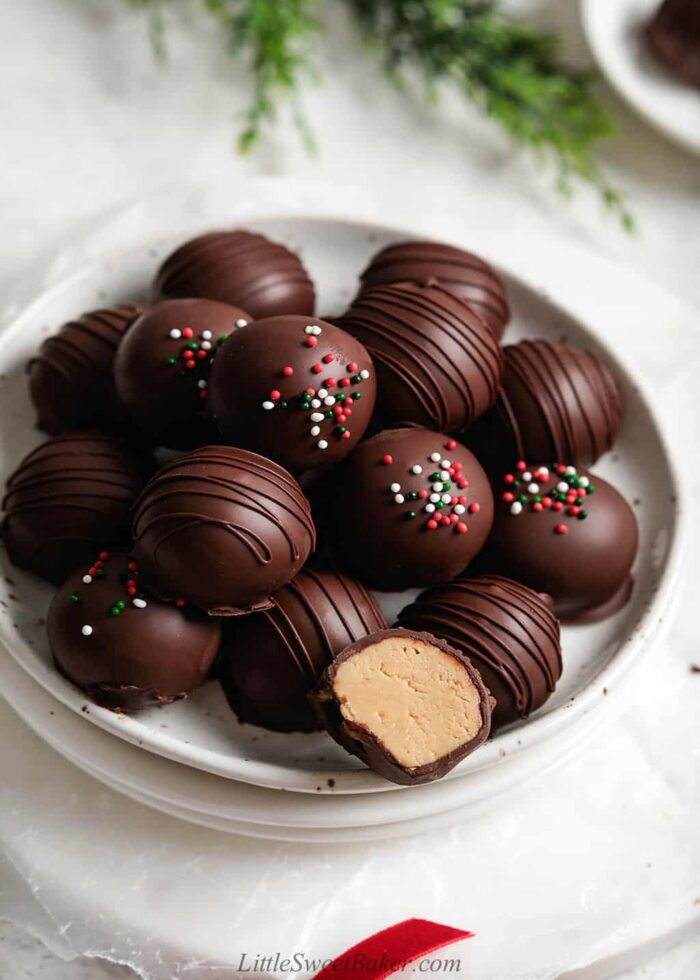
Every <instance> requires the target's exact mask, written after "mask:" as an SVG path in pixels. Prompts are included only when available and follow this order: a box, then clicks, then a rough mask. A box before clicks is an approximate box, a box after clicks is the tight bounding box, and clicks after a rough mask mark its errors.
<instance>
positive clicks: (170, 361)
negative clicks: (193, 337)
mask: <svg viewBox="0 0 700 980" xmlns="http://www.w3.org/2000/svg"><path fill="white" fill-rule="evenodd" d="M165 363H166V364H177V361H176V359H175V358H174V357H169V358H168V359H167V361H166V362H165Z"/></svg>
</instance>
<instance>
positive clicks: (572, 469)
mask: <svg viewBox="0 0 700 980" xmlns="http://www.w3.org/2000/svg"><path fill="white" fill-rule="evenodd" d="M565 472H566V473H568V474H569V476H573V475H574V473H575V472H576V467H575V466H567V467H566V470H565Z"/></svg>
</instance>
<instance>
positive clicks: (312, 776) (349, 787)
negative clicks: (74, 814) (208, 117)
mask: <svg viewBox="0 0 700 980" xmlns="http://www.w3.org/2000/svg"><path fill="white" fill-rule="evenodd" d="M274 219H275V215H274V214H269V213H265V214H264V215H263V216H262V218H257V216H256V212H255V209H254V208H251V211H250V213H249V214H247V215H243V216H241V215H236V219H235V220H236V221H237V222H238V223H246V222H247V223H249V224H256V223H258V224H259V223H260V222H261V221H262V222H265V221H269V222H272V221H274ZM278 220H279V221H284V222H304V221H313V222H319V221H320V222H324V223H325V224H328V223H329V222H330V223H332V222H334V221H340V222H343V223H345V224H349V225H352V226H355V227H358V228H359V227H367V226H370V225H371V227H372V229H373V231H375V232H376V233H377V234H381V235H390V236H393V237H395V238H399V237H411V236H413V237H415V235H416V234H424V233H423V232H420V231H417V230H416V229H415V228H410V227H402V226H398V225H397V226H394V225H383V224H379V223H376V222H365V221H361V220H358V219H354V218H348V217H345V216H336V215H335V214H333V215H325V214H324V215H315V214H314V215H305V214H303V213H296V212H295V211H294V210H293V209H292V211H291V213H286V212H285V213H283V214H280V215H279V217H278ZM197 228H201V222H198V224H197ZM192 230H193V229H191V228H190V229H184V230H183V232H182V233H181V234H180V235H178V236H173V235H172V234H168V235H167V236H154V237H153V238H152V239H149V241H150V242H151V243H152V244H154V243H156V242H159V241H162V240H163V238H164V237H167V239H168V240H173V238H174V237H175V238H181V237H186V235H187V234H188V233H191V232H192ZM442 237H443V239H446V238H447V236H444V235H443V236H442ZM452 240H453V241H454V240H455V236H454V235H453V236H452ZM457 243H459V240H457ZM141 244H143V243H141ZM124 251H125V250H124V249H118V250H116V251H114V252H111V253H109V255H108V256H103V257H102V258H101V259H97V260H95V261H93V262H90V263H88V264H86V266H85V267H84V268H83V269H81V270H80V271H78V272H76V273H75V274H74V275H72V276H70V277H68V278H67V279H66V280H64V281H63V282H62V283H58V284H57V285H55V286H53V287H51V288H50V289H48V290H46V291H45V292H43V293H42V294H40V296H39V297H37V299H36V300H34V302H33V303H31V304H30V305H29V306H28V307H27V308H26V309H25V311H24V312H23V313H22V314H21V315H20V316H19V317H17V318H16V319H15V320H14V322H13V323H12V324H11V325H10V326H9V327H8V328H7V329H6V331H5V332H4V335H3V339H4V341H5V345H7V344H8V343H9V342H11V340H12V338H13V336H14V335H15V334H16V333H17V332H19V331H21V330H22V329H23V327H24V325H25V322H26V321H28V320H31V319H32V318H33V317H34V316H36V315H37V313H38V311H39V310H41V309H43V308H45V307H50V305H51V300H52V298H53V297H54V296H56V295H57V294H59V293H60V292H61V291H62V290H64V289H66V288H67V287H68V286H69V285H72V284H75V283H77V282H78V281H79V280H81V279H82V278H89V277H90V276H91V275H93V274H94V273H95V271H96V269H97V268H98V267H103V266H104V264H105V261H112V262H114V261H117V260H118V258H119V256H120V255H122V254H124ZM481 253H482V255H484V257H485V258H486V259H487V260H488V261H491V262H492V263H493V264H494V265H496V266H497V267H499V268H500V269H501V270H502V271H503V272H504V273H505V274H507V275H508V276H509V277H510V279H511V280H513V281H514V282H515V283H517V284H519V286H520V287H521V288H523V289H525V290H529V291H532V292H534V293H537V294H539V295H540V296H541V297H542V295H543V294H542V290H541V289H538V288H537V287H534V286H531V285H530V284H529V283H527V282H526V281H525V280H523V279H522V277H521V276H520V275H519V274H518V273H517V272H515V271H511V270H510V269H509V266H508V263H507V262H504V261H503V256H501V258H500V261H499V260H496V259H494V258H493V256H492V254H490V253H489V251H488V250H487V249H483V248H482V249H481ZM543 261H544V260H543ZM550 292H552V291H551V290H550ZM546 300H547V302H548V303H550V304H551V305H552V306H553V307H554V308H555V309H558V310H559V311H561V313H562V314H564V315H565V316H566V317H567V318H568V319H571V320H574V321H576V322H577V324H578V327H579V329H580V330H582V331H583V332H584V333H586V334H587V335H589V336H590V337H591V340H592V341H594V343H595V346H597V347H598V348H600V349H602V350H603V351H604V352H605V353H606V354H607V356H608V358H609V359H610V361H611V362H612V363H613V364H614V366H615V371H616V373H617V374H618V376H620V377H621V378H624V379H626V382H627V384H628V385H629V386H630V387H633V388H634V389H635V390H636V391H637V393H638V397H639V398H640V400H641V402H642V403H643V404H644V406H645V409H646V411H647V413H648V415H649V418H650V420H651V421H652V424H653V425H654V427H655V430H656V432H655V435H656V438H657V439H658V442H659V447H660V451H661V453H662V455H663V458H664V463H665V467H666V470H667V474H668V478H669V483H668V484H667V486H668V488H669V491H670V492H671V493H672V495H673V496H674V497H675V500H676V505H675V510H674V514H673V520H672V522H671V527H670V541H669V543H668V548H667V554H666V560H665V563H664V567H663V571H662V573H661V575H660V577H659V579H658V581H657V582H656V584H655V586H654V588H653V589H652V591H651V595H650V596H649V597H648V604H647V606H646V609H645V611H644V612H643V613H642V615H641V616H640V617H639V619H638V621H637V622H636V623H635V624H634V626H633V628H632V629H631V630H630V633H629V635H628V639H627V642H626V643H624V644H623V645H622V646H621V647H620V649H619V650H618V651H617V653H616V655H615V656H614V657H613V658H612V660H611V661H610V662H609V663H607V664H606V665H605V666H604V667H603V668H602V669H601V670H600V671H599V672H598V673H597V674H596V675H595V676H594V677H593V678H592V679H591V680H589V682H588V683H587V685H586V686H585V687H583V688H582V689H581V691H580V692H579V693H578V695H577V697H576V699H575V702H574V701H572V702H571V703H566V704H563V705H560V706H559V707H557V708H555V709H553V710H551V711H549V712H548V713H546V714H544V715H542V716H540V717H534V718H532V719H530V720H529V721H528V722H527V723H526V724H523V725H520V726H517V727H516V728H513V729H510V730H507V731H504V732H501V733H499V734H498V735H497V736H496V737H495V738H494V739H492V740H491V741H489V742H488V743H486V745H485V746H482V747H481V749H480V750H479V752H478V753H475V754H474V755H472V756H470V757H469V758H467V759H466V760H464V762H463V763H462V764H461V765H460V766H459V767H457V768H456V769H455V770H453V771H452V772H451V773H450V774H449V775H448V776H447V777H446V778H448V779H450V778H464V777H466V776H468V774H469V773H470V772H473V771H476V770H479V769H483V768H486V767H488V766H493V765H497V764H499V762H500V761H502V760H503V759H504V758H506V757H508V758H512V756H514V755H516V754H517V753H518V752H520V751H521V750H524V749H526V748H527V747H530V746H533V745H536V744H538V743H539V742H541V741H543V740H544V739H549V738H551V737H552V736H554V735H555V733H556V732H557V731H559V730H560V729H562V728H564V727H568V726H569V725H571V724H573V723H574V722H575V719H576V718H577V716H579V715H580V714H586V713H588V712H589V711H590V710H600V707H601V705H602V704H603V703H604V700H603V698H601V694H602V693H603V691H604V690H606V689H607V688H609V687H611V686H612V685H613V684H614V683H617V682H619V681H620V680H621V679H622V678H623V677H624V675H625V674H626V673H627V672H628V670H629V669H630V668H631V666H632V665H633V664H634V663H635V661H636V660H638V659H639V658H640V655H641V653H642V652H643V650H644V649H645V648H647V647H648V646H649V644H650V643H651V641H652V640H653V639H654V637H655V636H656V633H657V630H658V627H659V625H660V622H661V621H662V617H663V613H664V611H665V608H666V605H667V602H668V600H669V598H670V595H671V590H672V585H673V581H674V578H675V574H676V573H677V571H678V568H679V563H680V540H681V538H682V534H680V533H679V531H680V525H681V521H682V519H683V518H684V514H685V509H684V507H683V506H682V498H681V494H682V489H681V485H680V481H679V480H678V478H677V470H676V468H675V466H674V465H673V462H672V458H671V455H670V453H669V449H668V446H667V442H666V439H665V438H664V435H663V431H662V427H661V425H660V423H659V420H658V418H657V414H656V411H655V409H654V408H653V405H652V403H651V402H650V400H649V399H648V398H646V397H645V396H644V394H643V392H642V391H641V390H640V388H639V384H638V383H637V382H635V381H633V379H632V378H631V377H630V375H629V373H628V372H627V371H626V369H625V367H624V365H623V364H622V363H621V362H620V360H619V358H618V357H617V356H616V355H615V354H614V353H613V352H612V350H611V349H610V348H609V346H608V345H607V344H606V343H605V342H604V341H602V340H601V338H600V337H599V336H598V335H597V334H595V332H594V331H592V330H591V328H590V327H588V326H586V325H585V324H584V323H583V322H582V321H581V320H580V318H579V317H578V316H577V314H576V312H575V310H572V309H571V307H570V305H569V303H567V301H566V300H562V299H561V298H560V297H557V300H556V301H555V300H553V299H552V298H551V295H547V297H546ZM569 302H570V299H569ZM0 640H1V641H2V642H3V643H4V645H5V646H6V648H7V649H8V650H9V652H10V653H11V654H12V656H13V657H14V658H15V660H16V661H17V662H18V663H20V665H21V666H22V667H23V668H24V669H25V670H26V671H27V672H28V673H30V674H31V676H33V677H34V679H35V680H37V681H38V682H39V683H40V684H41V685H42V686H43V687H44V688H45V689H46V690H48V691H49V692H50V693H51V694H52V695H53V696H54V697H56V698H57V699H58V700H59V701H61V702H62V703H63V704H65V705H67V706H68V707H70V708H71V709H72V710H73V711H75V712H80V713H84V711H85V708H86V706H87V705H88V702H86V700H85V698H84V696H83V695H82V694H81V693H80V692H79V691H78V690H77V689H76V688H74V687H73V686H72V685H71V684H69V683H68V682H66V681H65V680H64V679H63V678H62V677H60V675H58V674H57V673H56V672H55V671H54V670H53V669H52V667H50V666H49V665H48V664H46V663H45V662H44V661H42V660H41V659H40V658H39V657H38V656H37V655H35V654H34V653H33V651H31V650H30V649H29V648H27V647H26V645H25V644H21V643H20V644H18V642H17V640H18V635H17V633H16V632H14V631H11V630H7V629H6V628H5V623H4V620H2V621H0ZM22 647H24V648H23V649H22ZM89 708H90V719H91V721H92V722H93V723H95V724H97V725H98V726H99V727H101V728H103V729H105V730H107V731H110V732H111V733H112V734H115V735H118V736H119V737H121V738H124V739H126V740H127V741H130V742H132V743H133V744H136V745H139V746H140V747H142V748H144V749H146V750H148V751H152V752H154V753H156V754H159V755H162V756H165V757H166V758H170V759H173V760H175V761H177V762H181V763H184V764H186V765H189V766H193V767H194V768H201V769H204V770H206V771H209V772H212V773H215V774H218V775H222V776H225V777H227V778H231V779H236V780H240V781H242V782H249V783H253V784H255V785H259V786H264V787H270V788H278V789H283V790H288V791H299V792H308V793H314V794H315V793H317V792H318V784H319V781H325V780H326V779H327V778H328V777H329V776H332V778H333V780H334V782H335V786H334V792H335V793H336V794H338V793H368V792H382V791H389V790H393V791H402V792H405V791H406V789H405V788H403V787H396V786H394V785H393V784H388V783H386V782H385V781H384V780H382V779H381V778H380V777H378V776H377V775H376V774H374V773H372V772H369V771H368V770H365V769H361V768H352V769H347V770H337V771H329V770H325V769H324V770H322V771H318V772H314V771H309V770H301V771H300V770H295V769H291V768H289V767H286V766H282V765H280V764H276V763H270V762H267V761H262V760H237V762H238V763H240V762H245V763H247V764H246V765H242V766H241V765H237V766H234V765H233V764H232V760H231V758H229V757H222V756H221V753H218V752H210V751H208V750H206V749H198V750H196V751H194V750H192V747H191V746H189V745H186V744H183V742H182V740H180V739H173V738H172V737H170V736H169V735H168V734H166V733H164V732H160V731H152V730H150V729H147V728H145V726H144V725H143V724H142V723H140V722H139V719H138V716H136V717H126V716H123V715H115V714H114V713H112V712H110V711H107V710H105V709H100V708H97V707H95V706H94V705H92V704H89ZM553 751H555V747H554V745H553ZM351 761H352V763H354V762H355V761H356V760H351Z"/></svg>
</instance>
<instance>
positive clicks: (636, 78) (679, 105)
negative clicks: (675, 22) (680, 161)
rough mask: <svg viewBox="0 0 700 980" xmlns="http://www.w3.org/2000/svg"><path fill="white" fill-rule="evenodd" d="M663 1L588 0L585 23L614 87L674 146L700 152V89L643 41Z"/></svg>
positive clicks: (589, 37)
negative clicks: (668, 66)
mask: <svg viewBox="0 0 700 980" xmlns="http://www.w3.org/2000/svg"><path fill="white" fill-rule="evenodd" d="M660 4H661V0H602V2H601V0H583V3H582V13H583V24H584V28H585V31H586V36H587V38H588V43H589V44H590V46H591V50H592V52H593V55H594V57H595V58H596V60H597V62H598V64H599V65H600V67H601V69H602V71H603V72H604V73H605V75H606V77H607V79H608V81H609V82H610V83H611V85H614V87H615V88H616V89H617V91H618V92H619V93H620V95H621V96H622V97H623V98H624V99H626V100H627V102H628V103H629V104H630V105H631V106H632V108H633V109H636V111H637V112H638V113H639V114H640V115H641V116H643V117H644V119H646V120H647V122H648V123H650V124H651V125H652V126H654V127H655V128H656V129H658V130H659V131H660V132H662V133H663V134H664V135H665V136H667V137H668V138H669V139H671V140H673V142H674V143H678V144H680V145H681V146H684V147H685V148H686V149H688V150H691V151H692V152H693V153H700V91H698V89H696V88H694V87H693V86H692V85H686V84H684V83H683V82H682V81H680V80H679V79H677V78H675V77H674V76H673V75H672V74H671V73H670V72H669V71H667V70H666V69H665V68H664V66H663V65H661V64H659V63H658V62H657V61H656V59H655V58H654V57H653V55H652V54H651V52H649V51H648V50H647V48H646V45H645V43H644V38H643V36H642V28H643V26H644V24H645V23H646V22H647V21H648V20H649V18H650V17H651V15H652V14H653V13H654V11H655V10H656V8H657V7H659V6H660Z"/></svg>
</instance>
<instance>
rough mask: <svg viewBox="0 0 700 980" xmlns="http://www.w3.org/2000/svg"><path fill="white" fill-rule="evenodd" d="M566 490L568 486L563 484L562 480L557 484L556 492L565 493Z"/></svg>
mask: <svg viewBox="0 0 700 980" xmlns="http://www.w3.org/2000/svg"><path fill="white" fill-rule="evenodd" d="M568 489H569V484H568V483H564V481H563V480H562V481H561V483H557V490H559V491H560V493H566V491H567V490H568Z"/></svg>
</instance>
